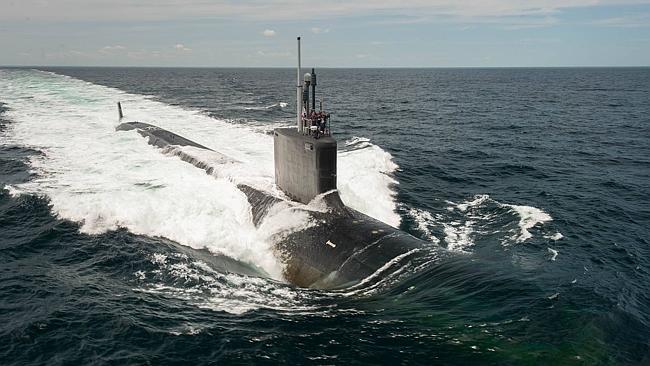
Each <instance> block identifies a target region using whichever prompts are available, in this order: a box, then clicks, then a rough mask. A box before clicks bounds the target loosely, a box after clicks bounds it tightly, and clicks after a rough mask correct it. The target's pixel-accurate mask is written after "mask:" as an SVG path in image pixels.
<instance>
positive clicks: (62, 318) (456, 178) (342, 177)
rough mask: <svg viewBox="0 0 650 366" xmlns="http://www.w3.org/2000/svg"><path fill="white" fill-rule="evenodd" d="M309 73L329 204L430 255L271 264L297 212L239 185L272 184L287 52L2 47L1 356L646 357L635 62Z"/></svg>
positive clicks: (641, 109) (647, 223)
mask: <svg viewBox="0 0 650 366" xmlns="http://www.w3.org/2000/svg"><path fill="white" fill-rule="evenodd" d="M317 73H318V82H319V86H318V90H317V93H318V96H319V97H320V96H322V97H323V103H324V106H325V109H326V110H328V111H329V112H330V113H331V114H332V130H333V132H334V136H335V137H336V138H337V139H338V141H339V144H338V145H339V152H338V159H339V175H338V187H339V190H340V192H341V197H342V199H343V201H344V202H345V203H346V204H348V205H349V206H351V207H353V208H355V209H357V210H359V211H361V212H364V213H366V214H368V215H370V216H373V217H375V218H377V219H380V220H382V221H385V222H387V223H389V224H390V225H393V226H396V227H399V228H401V229H402V230H405V231H407V232H409V233H411V234H413V235H415V236H417V237H419V238H422V239H424V240H426V241H427V242H428V243H429V244H430V245H431V246H433V247H436V248H437V247H441V248H444V249H443V251H444V252H445V253H447V259H446V260H444V261H438V260H436V259H435V258H433V259H431V260H429V261H427V262H424V263H422V262H420V263H412V264H410V265H408V264H407V266H406V267H402V268H400V273H399V275H397V274H394V273H381V274H380V275H381V276H384V277H385V278H384V279H382V280H380V281H379V282H377V281H374V282H373V285H371V286H370V285H369V286H365V287H364V286H363V285H361V286H357V287H354V290H351V289H350V290H348V289H345V288H343V289H332V290H316V289H305V288H299V287H296V286H293V285H291V284H289V283H287V282H286V281H285V280H284V279H283V277H282V269H283V263H282V259H281V257H280V256H278V255H277V253H275V252H274V250H273V244H274V241H275V240H281V237H282V235H281V234H282V233H283V232H285V231H286V230H295V229H299V228H300V225H306V224H307V223H305V222H303V221H301V220H304V218H301V217H299V216H291V215H285V214H286V213H284V214H283V213H278V214H277V215H276V217H272V219H269V220H267V221H265V222H264V224H263V225H261V226H259V227H256V226H255V225H253V223H252V219H251V211H250V206H249V204H248V202H247V201H246V198H245V196H243V194H242V193H241V192H240V191H238V190H237V188H236V184H237V183H238V182H242V181H247V182H248V181H251V182H255V184H257V186H262V187H265V186H266V187H268V189H269V190H272V189H273V157H272V151H273V139H272V136H271V132H272V130H273V128H276V127H280V126H283V127H286V126H291V125H293V124H294V119H293V118H294V117H293V116H294V111H295V101H294V99H295V71H294V70H291V69H211V68H206V69H180V68H179V69H175V68H40V69H27V68H24V69H20V68H4V69H0V364H1V365H21V366H22V365H217V364H335V365H356V364H364V365H376V364H384V365H396V364H409V365H410V364H422V365H649V364H650V244H649V240H650V197H649V196H650V68H557V69H556V68H549V69H322V70H317ZM117 101H121V102H122V105H123V107H124V111H125V114H126V116H127V118H128V119H132V120H139V121H142V122H147V123H152V124H155V125H159V126H162V127H164V128H167V129H169V130H172V131H174V132H177V133H179V134H180V135H183V136H185V137H187V138H190V139H192V140H195V141H197V142H199V143H201V144H203V145H206V146H208V147H211V148H213V149H215V150H217V151H220V152H223V153H224V154H227V155H229V156H232V157H234V158H236V159H237V160H239V161H242V162H244V163H245V169H242V168H235V167H232V168H227V169H226V168H224V169H223V170H221V171H216V172H215V173H213V174H211V175H208V174H205V172H204V171H202V170H200V169H197V168H195V167H194V166H192V165H190V164H187V163H185V162H183V161H181V160H180V158H178V157H176V156H173V155H170V154H166V153H165V152H164V151H161V150H160V149H157V148H155V147H153V146H150V145H148V144H147V143H146V141H145V140H144V139H143V138H142V137H141V136H140V135H138V134H137V133H135V132H133V131H131V132H129V131H122V132H116V131H115V126H116V125H117V123H118V118H117V109H116V102H117ZM279 238H280V239H279Z"/></svg>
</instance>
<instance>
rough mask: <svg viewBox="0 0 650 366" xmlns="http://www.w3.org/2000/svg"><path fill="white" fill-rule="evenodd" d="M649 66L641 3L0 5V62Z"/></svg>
mask: <svg viewBox="0 0 650 366" xmlns="http://www.w3.org/2000/svg"><path fill="white" fill-rule="evenodd" d="M297 35H301V36H303V39H304V41H303V50H304V62H305V64H306V65H314V66H319V67H346V66H347V67H383V66H390V67H464V66H478V67H484V66H649V65H650V0H546V1H545V0H481V1H472V0H381V1H379V0H345V1H342V0H336V1H327V0H321V1H313V0H312V1H298V0H269V1H264V0H248V1H247V0H242V1H236V0H140V1H135V0H0V65H73V66H75V65H81V66H293V65H294V63H295V37H296V36H297Z"/></svg>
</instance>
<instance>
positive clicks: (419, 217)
mask: <svg viewBox="0 0 650 366" xmlns="http://www.w3.org/2000/svg"><path fill="white" fill-rule="evenodd" d="M408 212H409V216H411V217H412V218H413V220H414V221H415V224H416V225H417V228H418V230H419V231H420V232H422V233H423V234H424V236H425V238H426V239H427V240H428V241H430V242H432V243H433V244H438V243H440V239H438V238H437V237H435V236H434V235H433V233H432V232H431V229H430V226H436V225H437V224H438V223H437V221H436V220H435V219H434V218H433V216H432V215H431V212H429V211H425V210H420V209H418V208H410V209H409V211H408Z"/></svg>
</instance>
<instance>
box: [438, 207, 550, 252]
mask: <svg viewBox="0 0 650 366" xmlns="http://www.w3.org/2000/svg"><path fill="white" fill-rule="evenodd" d="M448 203H449V204H450V206H449V207H448V208H447V210H448V211H451V212H453V211H455V210H458V211H460V212H462V213H465V214H467V218H468V219H471V220H475V221H481V222H489V221H490V220H493V219H494V218H495V216H494V215H493V214H491V213H489V212H488V213H486V212H484V209H485V208H486V207H487V208H489V206H487V205H494V206H495V207H501V208H507V209H508V210H511V211H512V212H513V213H515V214H516V215H517V216H518V217H519V221H518V222H517V226H518V230H517V231H516V232H515V233H514V234H513V236H512V237H509V238H507V240H504V241H503V243H504V244H505V245H507V244H508V243H509V242H512V241H514V242H517V243H522V242H524V241H526V240H528V239H530V238H532V237H533V234H531V232H530V231H529V230H530V229H532V228H533V227H535V226H542V225H543V224H545V223H547V222H550V221H553V218H552V217H551V215H549V214H548V213H546V212H544V211H543V210H542V209H539V208H537V207H532V206H524V205H512V204H507V203H501V202H498V201H496V200H494V199H492V198H490V196H489V195H487V194H483V195H476V196H474V198H473V199H472V200H469V201H465V202H463V203H458V204H457V203H454V202H451V201H448ZM446 227H450V233H451V234H453V235H455V236H452V238H455V239H459V243H460V244H461V245H464V244H466V243H468V241H467V240H465V239H466V238H468V235H465V234H466V233H465V229H463V231H461V232H460V233H457V232H456V231H457V230H456V229H455V228H454V227H458V225H453V224H452V225H446ZM452 229H453V230H452ZM544 237H545V238H548V239H551V240H559V239H561V238H562V234H561V233H559V232H557V233H555V234H554V235H552V236H547V235H545V236H544Z"/></svg>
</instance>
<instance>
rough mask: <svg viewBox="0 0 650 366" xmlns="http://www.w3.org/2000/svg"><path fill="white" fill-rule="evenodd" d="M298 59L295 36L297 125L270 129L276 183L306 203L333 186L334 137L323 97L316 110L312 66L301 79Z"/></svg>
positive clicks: (291, 195) (314, 74) (294, 197)
mask: <svg viewBox="0 0 650 366" xmlns="http://www.w3.org/2000/svg"><path fill="white" fill-rule="evenodd" d="M300 63H301V60H300V37H298V68H297V72H296V74H297V81H296V88H297V90H296V128H278V129H276V130H275V131H274V133H273V143H274V144H273V145H274V160H275V183H276V185H277V186H278V188H280V189H281V190H282V191H283V192H284V193H285V194H287V195H288V196H289V197H291V198H292V199H293V200H296V201H299V202H302V203H309V201H311V200H312V199H313V198H314V197H316V196H317V195H319V194H321V193H325V192H328V191H331V190H335V189H336V140H335V139H334V138H332V136H331V131H330V125H329V120H330V115H329V113H326V112H324V111H323V102H322V99H321V102H320V109H319V110H318V111H317V110H316V72H315V70H314V69H313V68H312V69H311V74H310V73H306V74H305V75H304V79H302V78H301V74H302V70H301V64H300ZM310 87H311V93H310ZM310 94H311V95H310ZM310 101H311V103H310ZM310 104H311V105H310Z"/></svg>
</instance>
